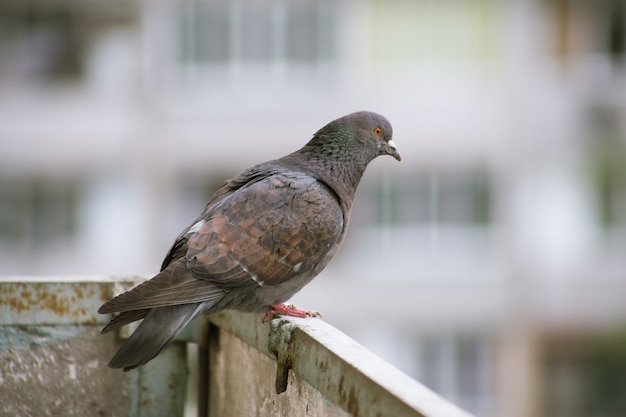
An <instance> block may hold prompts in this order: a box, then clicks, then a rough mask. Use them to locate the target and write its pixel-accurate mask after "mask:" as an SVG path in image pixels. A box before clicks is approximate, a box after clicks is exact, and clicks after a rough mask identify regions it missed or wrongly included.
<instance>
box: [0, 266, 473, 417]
mask: <svg viewBox="0 0 626 417" xmlns="http://www.w3.org/2000/svg"><path fill="white" fill-rule="evenodd" d="M137 281H138V280H137V279H117V280H112V279H107V278H104V279H100V278H95V279H67V278H63V279H57V278H19V279H0V385H1V386H2V401H0V415H16V414H24V415H71V414H72V413H74V414H81V415H90V414H94V415H98V413H100V414H106V415H129V416H139V417H144V416H182V415H183V414H184V410H185V398H186V391H187V389H188V387H189V383H188V380H189V378H188V377H189V373H188V357H187V343H189V342H194V343H197V344H198V347H199V349H198V361H197V363H194V364H193V365H192V366H193V367H194V368H196V369H195V370H197V373H198V378H197V380H194V381H192V382H191V384H194V385H196V388H197V392H198V395H197V398H198V406H197V409H196V410H197V411H196V412H197V415H198V416H203V417H204V416H208V415H211V416H241V415H258V416H272V415H279V414H280V415H292V416H297V415H305V414H306V415H322V414H323V415H326V416H348V415H353V416H359V417H369V416H371V417H374V416H407V417H418V416H420V417H469V414H468V413H466V412H465V411H463V410H461V409H459V408H457V407H456V406H455V405H453V404H451V403H450V402H448V401H447V400H445V399H443V398H441V397H440V396H438V395H437V394H435V393H433V392H432V391H430V390H429V389H427V388H426V387H424V386H423V385H421V384H420V383H418V382H416V381H414V380H412V379H411V378H409V377H408V376H406V375H404V374H403V373H402V372H400V371H398V370H397V369H395V368H394V367H392V366H391V365H389V364H387V363H386V362H384V361H383V360H381V359H379V358H378V357H376V356H375V355H374V354H372V353H371V352H369V351H368V350H367V349H365V348H364V347H362V346H361V345H359V344H357V343H356V342H354V341H353V340H352V339H350V338H349V337H347V336H346V335H344V334H343V333H341V332H340V331H338V330H337V329H335V328H333V327H332V326H330V325H328V324H327V323H325V322H324V321H322V320H320V319H294V318H279V319H275V320H272V321H270V322H267V323H263V322H262V321H261V318H260V316H259V315H255V314H243V313H238V312H223V313H219V314H215V315H211V316H208V317H203V318H199V319H198V320H195V321H194V322H193V323H192V324H191V325H190V326H189V328H188V329H187V330H186V331H185V332H183V333H182V334H181V335H180V337H179V338H178V339H177V341H176V342H175V343H173V344H172V345H171V346H170V347H169V348H167V349H166V350H164V351H163V352H162V353H161V355H159V357H158V358H156V359H155V360H153V361H152V362H150V363H149V364H148V365H146V366H145V367H143V368H140V369H139V370H136V371H131V372H128V373H123V372H120V371H119V370H111V369H108V368H107V367H106V362H107V361H108V359H109V358H110V357H111V354H112V353H113V352H114V351H115V350H116V349H117V347H119V345H120V344H121V343H123V338H124V337H125V335H124V334H115V333H112V334H106V335H100V334H99V330H100V328H101V327H102V325H104V324H105V323H106V322H107V320H108V317H106V316H101V315H98V314H97V313H96V310H97V308H98V307H99V306H100V304H101V303H102V302H104V301H106V300H108V299H109V298H110V297H112V296H113V295H114V294H116V293H119V292H121V291H123V290H124V289H126V288H128V287H130V286H132V285H134V284H135V283H136V282H137Z"/></svg>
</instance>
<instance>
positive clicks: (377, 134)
mask: <svg viewBox="0 0 626 417" xmlns="http://www.w3.org/2000/svg"><path fill="white" fill-rule="evenodd" d="M373 132H374V134H375V135H376V136H380V135H382V133H383V130H382V129H381V128H380V127H377V128H374V130H373Z"/></svg>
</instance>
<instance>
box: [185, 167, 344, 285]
mask: <svg viewBox="0 0 626 417" xmlns="http://www.w3.org/2000/svg"><path fill="white" fill-rule="evenodd" d="M343 229H344V219H343V213H342V210H341V208H340V206H339V203H338V200H337V197H336V195H335V194H334V193H333V192H332V191H331V190H330V189H329V188H328V187H327V186H325V185H324V184H323V183H321V182H319V181H317V180H316V179H314V178H313V177H311V176H309V175H306V174H304V173H295V172H289V173H283V174H274V175H272V176H269V177H267V178H263V179H261V180H259V181H256V182H254V183H252V184H247V185H246V186H245V187H242V188H240V189H238V190H237V191H236V192H234V193H232V194H230V195H229V196H228V197H227V198H224V199H222V200H221V201H220V203H219V205H217V206H215V207H214V209H213V210H211V211H210V212H209V213H208V217H207V218H206V219H205V220H202V221H200V222H199V223H198V224H197V231H196V232H195V233H194V234H193V235H191V236H190V237H189V240H188V242H187V246H188V251H187V254H186V258H187V260H188V263H187V266H188V268H189V270H190V271H191V272H192V273H193V275H195V276H196V277H198V278H201V279H202V280H206V281H209V282H215V283H216V284H218V285H219V286H221V287H224V288H233V287H242V286H252V285H258V286H265V285H277V284H280V283H282V282H285V281H286V280H289V279H291V278H293V277H294V276H295V275H297V274H299V273H303V272H306V271H309V270H311V269H312V268H314V267H315V266H316V265H317V264H319V263H321V262H322V261H324V260H325V258H326V255H327V254H328V253H329V251H330V250H331V249H332V248H333V247H334V246H335V244H336V243H337V242H338V240H339V238H340V236H341V233H342V231H343Z"/></svg>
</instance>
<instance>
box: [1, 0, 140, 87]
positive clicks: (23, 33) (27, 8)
mask: <svg viewBox="0 0 626 417" xmlns="http://www.w3.org/2000/svg"><path fill="white" fill-rule="evenodd" d="M134 14H135V7H134V6H132V5H128V4H127V3H126V2H124V3H122V2H119V1H111V2H88V4H87V5H86V4H85V3H82V2H66V1H61V2H47V1H4V2H0V79H4V80H6V82H16V81H25V82H30V81H44V82H54V81H66V80H70V81H76V80H80V79H81V78H82V77H83V76H84V73H85V70H86V68H85V63H86V57H87V55H88V53H89V48H90V47H91V43H92V42H93V41H94V40H97V37H98V36H99V35H100V34H101V33H102V32H103V31H107V30H109V29H111V28H112V27H114V26H119V25H128V24H129V23H132V22H133V19H134V17H133V16H134Z"/></svg>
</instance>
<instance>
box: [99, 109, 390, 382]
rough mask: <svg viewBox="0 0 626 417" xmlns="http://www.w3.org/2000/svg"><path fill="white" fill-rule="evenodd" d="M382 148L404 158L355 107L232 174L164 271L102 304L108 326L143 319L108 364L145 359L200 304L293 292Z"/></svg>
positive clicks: (253, 307)
mask: <svg viewBox="0 0 626 417" xmlns="http://www.w3.org/2000/svg"><path fill="white" fill-rule="evenodd" d="M380 155H390V156H392V157H394V158H396V159H397V160H400V155H399V154H398V151H397V150H396V148H395V145H394V143H393V141H392V129H391V125H390V124H389V122H388V121H387V119H385V118H384V117H383V116H381V115H379V114H376V113H371V112H357V113H352V114H349V115H347V116H344V117H342V118H340V119H337V120H335V121H333V122H330V123H329V124H327V125H326V126H324V127H323V128H322V129H320V130H319V131H318V132H317V133H315V135H314V136H313V138H312V139H311V140H310V141H309V142H308V143H307V144H306V145H305V146H304V147H303V148H301V149H300V150H298V151H296V152H294V153H292V154H289V155H287V156H284V157H282V158H280V159H276V160H273V161H269V162H265V163H262V164H259V165H256V166H253V167H252V168H249V169H247V170H245V171H243V172H242V173H240V174H239V175H237V176H236V177H235V178H233V179H231V180H229V181H227V182H226V184H225V185H224V186H222V187H221V188H220V189H219V190H217V192H216V193H215V194H214V195H213V197H212V198H211V200H210V201H209V203H208V204H207V205H206V207H205V209H204V211H203V212H202V214H201V215H200V216H199V217H198V218H197V219H196V220H194V222H193V223H191V225H190V226H188V227H187V228H186V229H185V230H183V232H182V233H181V234H180V235H179V236H178V237H177V238H176V241H175V242H174V245H173V246H172V248H171V249H170V251H169V252H168V254H167V255H166V256H165V259H164V261H163V264H162V266H161V272H160V273H158V274H157V275H156V276H155V277H153V278H152V279H150V280H148V281H146V282H144V283H142V284H140V285H138V286H136V287H135V288H133V289H131V290H130V291H127V292H125V293H123V294H121V295H119V296H117V297H115V298H113V299H112V300H110V301H109V302H107V303H105V304H104V305H102V306H101V307H100V309H99V310H98V312H99V313H103V314H105V313H119V314H118V315H117V317H115V318H114V319H113V320H111V322H110V323H109V324H107V325H106V326H105V327H104V329H103V330H102V332H103V333H106V332H109V331H112V330H114V329H117V328H119V327H121V326H123V325H126V324H128V323H131V322H133V321H136V320H140V319H143V321H142V322H141V324H140V325H139V327H138V328H137V330H136V331H135V332H134V333H133V334H132V336H131V337H130V338H129V340H128V341H126V343H125V344H124V345H123V346H122V347H121V348H120V349H119V350H118V352H117V353H116V354H115V356H114V357H113V358H112V359H111V361H110V362H109V366H110V367H112V368H123V369H124V370H125V371H127V370H129V369H133V368H136V367H138V366H142V365H145V364H146V363H147V362H148V361H150V360H151V359H153V358H154V357H155V356H157V355H158V354H159V352H160V351H161V350H162V349H163V348H164V347H165V346H167V345H168V344H169V343H170V342H171V341H172V339H173V338H174V337H175V336H176V335H177V334H178V333H179V332H180V331H181V330H182V329H183V327H185V325H187V323H189V321H190V320H191V319H193V317H195V316H196V315H197V314H199V313H200V312H208V313H211V312H215V311H220V310H224V309H235V310H240V311H249V312H266V311H268V309H269V308H270V307H271V306H273V305H276V304H278V303H282V302H284V301H286V300H288V299H289V298H290V297H291V296H292V295H294V294H295V293H296V292H297V291H299V290H300V289H301V288H302V287H303V286H304V285H306V284H307V283H308V282H309V281H310V280H311V279H313V278H314V277H315V276H316V275H317V274H319V272H320V271H321V270H322V269H324V267H325V266H326V265H327V264H328V262H329V261H330V260H331V259H332V257H333V256H334V255H335V253H336V252H337V249H338V248H339V246H340V245H341V243H342V242H343V239H344V236H345V233H346V229H347V225H348V221H349V218H350V211H351V208H352V202H353V200H354V195H355V192H356V189H357V186H358V184H359V181H360V179H361V177H362V175H363V173H364V171H365V168H366V167H367V165H368V164H369V163H370V162H371V161H372V160H373V159H374V158H376V157H377V156H380Z"/></svg>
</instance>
